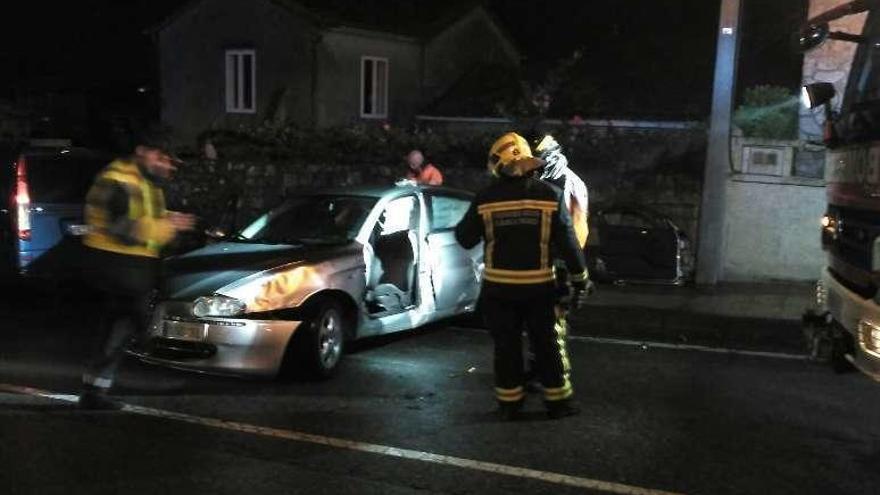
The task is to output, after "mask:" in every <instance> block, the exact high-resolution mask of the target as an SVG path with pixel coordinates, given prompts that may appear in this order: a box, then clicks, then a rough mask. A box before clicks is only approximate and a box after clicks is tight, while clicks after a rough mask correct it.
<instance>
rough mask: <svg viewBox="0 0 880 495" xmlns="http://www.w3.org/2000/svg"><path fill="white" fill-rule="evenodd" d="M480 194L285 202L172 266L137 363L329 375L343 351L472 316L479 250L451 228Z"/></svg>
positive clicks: (344, 194)
mask: <svg viewBox="0 0 880 495" xmlns="http://www.w3.org/2000/svg"><path fill="white" fill-rule="evenodd" d="M471 200H472V196H471V195H470V194H469V193H467V192H465V191H459V190H455V189H449V188H441V187H419V186H413V185H403V186H391V187H386V188H372V189H370V188H359V189H346V190H326V191H316V192H313V193H308V194H303V195H297V196H294V197H290V198H288V199H287V200H286V201H285V202H284V203H283V204H282V205H281V206H279V207H278V208H275V209H273V210H271V211H269V212H268V213H266V214H264V215H262V216H261V217H259V218H258V219H257V220H256V221H255V222H253V223H252V224H251V225H249V226H248V227H246V228H245V229H243V230H242V231H240V232H239V233H237V234H235V235H234V236H232V237H229V238H227V239H225V240H224V241H223V242H219V243H215V244H211V245H208V246H206V247H204V248H201V249H198V250H196V251H192V252H190V253H187V254H184V255H181V256H176V257H173V258H170V259H169V260H167V263H166V265H165V273H164V275H163V294H164V295H163V296H162V298H161V300H160V302H159V303H158V305H157V306H156V310H155V311H154V313H153V317H152V321H151V323H150V328H149V332H148V338H147V339H146V341H145V342H144V343H143V344H142V345H141V346H139V348H138V349H137V350H136V351H135V354H137V355H138V356H140V357H141V358H142V359H143V360H145V361H148V362H152V363H158V364H163V365H167V366H172V367H178V368H184V369H189V370H195V371H201V372H209V373H223V374H236V375H262V376H274V375H276V374H278V373H279V372H281V371H286V370H288V369H291V368H293V369H297V370H299V369H304V370H307V371H310V372H312V373H313V374H315V375H317V376H320V377H326V376H329V375H331V374H332V372H333V371H334V370H335V369H336V367H337V365H338V364H339V361H340V359H341V358H342V355H343V349H344V347H345V344H346V342H350V341H352V340H355V339H361V338H364V337H371V336H377V335H384V334H389V333H393V332H400V331H403V330H409V329H413V328H416V327H419V326H421V325H424V324H426V323H430V322H433V321H436V320H440V319H443V318H448V317H452V316H456V315H462V314H464V313H468V312H471V311H473V310H474V308H475V306H476V301H477V297H478V295H479V286H480V275H481V270H482V248H481V246H478V247H476V248H474V249H472V250H465V249H463V248H462V247H461V246H459V245H458V243H457V242H456V241H455V237H454V233H453V229H454V227H455V225H456V224H457V223H458V221H459V220H460V219H461V217H462V216H463V215H464V213H465V211H466V210H467V209H468V207H469V206H470V203H471Z"/></svg>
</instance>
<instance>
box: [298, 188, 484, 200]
mask: <svg viewBox="0 0 880 495" xmlns="http://www.w3.org/2000/svg"><path fill="white" fill-rule="evenodd" d="M419 190H420V191H423V192H427V193H431V192H434V193H439V194H447V195H451V196H465V197H472V196H473V193H472V192H470V191H466V190H464V189H456V188H452V187H440V186H415V185H402V186H399V185H396V184H391V185H388V186H375V185H374V186H352V187H344V188H343V187H332V188H324V189H317V190H311V191H307V192H305V191H297V192H296V193H299V194H303V193H304V192H305V193H306V194H308V195H326V194H338V195H344V196H363V197H367V198H375V199H381V198H384V197H385V196H388V195H389V194H394V193H397V192H410V191H412V192H415V191H419Z"/></svg>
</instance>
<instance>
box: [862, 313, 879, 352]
mask: <svg viewBox="0 0 880 495" xmlns="http://www.w3.org/2000/svg"><path fill="white" fill-rule="evenodd" d="M859 345H860V346H861V348H862V350H863V351H865V352H866V353H868V354H870V355H871V356H872V357H874V358H880V327H878V326H877V325H876V324H875V323H873V322H870V321H867V320H861V321H859Z"/></svg>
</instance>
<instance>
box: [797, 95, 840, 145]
mask: <svg viewBox="0 0 880 495" xmlns="http://www.w3.org/2000/svg"><path fill="white" fill-rule="evenodd" d="M836 94H837V91H836V90H835V89H834V85H833V84H831V83H828V82H817V83H812V84H807V85H805V86H803V87H802V88H801V103H802V104H803V105H804V107H806V108H809V109H813V108H816V107H819V106H821V107H822V108H823V109H824V111H825V124H824V125H823V129H822V141H823V142H824V143H825V144H826V145H828V146H834V145H835V144H836V143H837V131H836V130H835V128H834V120H835V118H834V112H833V111H832V110H831V100H832V99H833V98H834V96H835V95H836Z"/></svg>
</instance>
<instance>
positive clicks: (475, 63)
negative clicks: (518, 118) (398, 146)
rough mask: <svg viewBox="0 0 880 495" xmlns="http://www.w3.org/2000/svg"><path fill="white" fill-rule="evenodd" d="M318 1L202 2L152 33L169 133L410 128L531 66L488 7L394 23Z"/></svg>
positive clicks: (187, 137) (188, 136) (188, 139)
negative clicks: (278, 126) (484, 74)
mask: <svg viewBox="0 0 880 495" xmlns="http://www.w3.org/2000/svg"><path fill="white" fill-rule="evenodd" d="M311 3H314V4H315V5H316V6H313V7H310V6H307V5H306V4H305V2H296V1H293V0H195V1H191V2H189V3H188V4H185V5H184V6H183V7H182V8H181V9H179V10H178V11H177V12H175V13H174V14H172V15H171V16H170V17H169V18H167V19H166V20H165V21H164V22H163V23H162V24H160V25H158V26H156V27H155V28H153V29H152V31H151V32H152V34H153V36H154V39H155V41H156V45H157V48H158V58H159V64H158V66H159V81H160V95H161V118H162V121H163V123H164V124H166V125H168V126H170V127H171V128H172V129H173V130H174V132H175V135H176V136H178V138H179V139H180V140H181V141H182V142H185V143H193V142H194V139H195V138H196V137H197V136H198V134H199V133H201V132H203V131H205V130H208V129H211V128H221V127H223V128H230V127H237V126H239V125H250V124H257V123H261V122H265V121H267V120H269V121H274V122H285V121H288V122H293V123H295V124H299V125H304V126H318V127H329V126H339V125H347V124H351V123H355V122H362V121H381V122H386V121H387V122H392V123H395V124H397V123H400V124H406V123H409V122H411V121H412V120H413V118H414V116H415V115H416V114H417V113H419V111H420V110H421V109H423V108H428V107H430V105H431V103H432V102H433V101H434V100H436V99H438V98H441V97H442V96H443V95H444V94H445V93H446V92H447V91H449V90H450V88H453V87H455V86H456V84H457V83H458V82H459V81H460V80H461V79H463V78H467V77H472V75H473V74H475V73H479V72H480V71H481V70H482V68H484V67H491V66H494V67H498V66H502V67H512V68H514V69H518V67H519V64H520V55H519V53H518V52H517V50H516V48H515V47H514V45H513V43H512V42H511V41H510V39H509V37H508V36H506V34H505V32H504V31H503V29H502V28H501V27H500V26H499V24H498V23H497V22H496V21H495V19H494V18H493V16H492V15H491V14H490V13H489V12H488V11H487V10H486V9H485V8H484V7H483V6H481V4H480V3H476V4H473V3H471V4H470V5H468V4H465V5H464V6H462V7H460V8H458V9H453V10H452V11H451V12H450V13H449V15H448V16H446V17H442V16H441V18H440V20H439V21H433V22H431V20H430V19H421V20H420V19H410V20H409V22H401V21H400V20H398V22H396V23H395V24H393V25H392V24H391V23H389V22H385V23H384V24H385V25H382V24H383V23H377V22H372V23H371V22H369V20H365V19H352V18H351V16H350V15H348V16H346V15H345V13H344V12H343V15H339V14H340V13H339V11H337V12H326V11H323V10H322V9H321V2H311ZM432 15H433V13H432ZM380 17H383V18H386V19H388V18H390V19H394V16H391V15H389V16H380ZM475 46H478V47H479V49H473V47H475Z"/></svg>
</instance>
